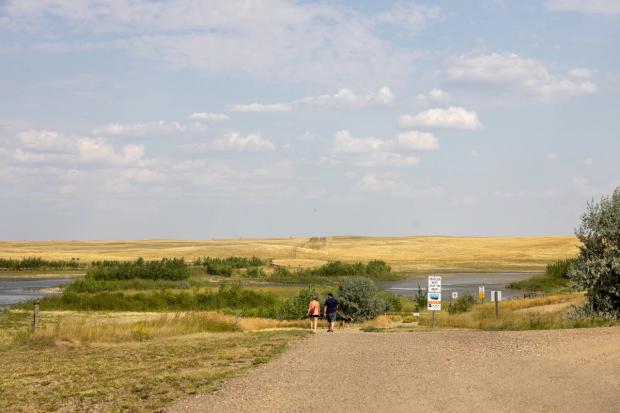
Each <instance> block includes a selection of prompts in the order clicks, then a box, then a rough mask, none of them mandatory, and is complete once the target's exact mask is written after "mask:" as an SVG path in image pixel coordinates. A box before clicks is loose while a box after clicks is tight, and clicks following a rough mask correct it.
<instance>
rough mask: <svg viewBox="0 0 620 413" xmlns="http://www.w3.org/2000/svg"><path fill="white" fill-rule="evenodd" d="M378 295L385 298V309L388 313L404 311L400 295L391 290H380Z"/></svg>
mask: <svg viewBox="0 0 620 413" xmlns="http://www.w3.org/2000/svg"><path fill="white" fill-rule="evenodd" d="M377 297H378V298H380V299H381V300H383V302H384V303H385V311H386V312H388V313H394V312H399V311H402V309H403V303H402V302H401V300H400V297H399V296H398V295H396V294H394V293H391V292H389V291H379V292H378V293H377Z"/></svg>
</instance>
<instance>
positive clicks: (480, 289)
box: [478, 285, 484, 294]
mask: <svg viewBox="0 0 620 413" xmlns="http://www.w3.org/2000/svg"><path fill="white" fill-rule="evenodd" d="M478 294H484V285H481V286H479V287H478Z"/></svg>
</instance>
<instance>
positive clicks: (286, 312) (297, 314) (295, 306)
mask: <svg viewBox="0 0 620 413" xmlns="http://www.w3.org/2000/svg"><path fill="white" fill-rule="evenodd" d="M314 296H317V297H318V294H317V292H316V291H315V290H313V289H311V288H304V289H302V290H301V291H299V293H297V295H296V296H294V297H291V298H289V299H287V300H284V302H283V303H282V305H281V306H280V308H279V310H278V316H277V317H278V318H279V319H282V320H300V319H303V318H306V316H307V315H308V305H309V304H310V301H311V300H312V297H314Z"/></svg>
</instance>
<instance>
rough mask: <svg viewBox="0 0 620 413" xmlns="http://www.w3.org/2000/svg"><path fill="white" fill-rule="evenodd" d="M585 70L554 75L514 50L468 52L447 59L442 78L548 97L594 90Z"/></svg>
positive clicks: (472, 86)
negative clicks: (511, 51)
mask: <svg viewBox="0 0 620 413" xmlns="http://www.w3.org/2000/svg"><path fill="white" fill-rule="evenodd" d="M586 70H587V69H584V68H579V69H573V70H572V71H571V72H569V73H568V76H562V75H554V74H552V73H550V71H549V69H548V68H547V67H546V66H545V65H544V64H543V63H541V62H539V61H538V60H536V59H532V58H524V57H521V56H519V55H517V54H514V53H492V54H470V55H462V56H459V57H457V58H454V59H451V60H450V61H449V67H448V69H447V70H446V71H445V80H446V82H448V83H449V84H451V85H452V86H454V87H461V88H469V89H472V90H476V91H480V92H485V91H486V92H493V93H508V94H515V95H517V96H526V97H534V98H537V99H541V100H551V99H554V98H558V97H562V96H574V95H584V94H585V95H587V94H593V93H597V92H598V86H597V85H596V84H595V83H594V82H592V81H591V80H590V78H589V77H584V75H585V74H587V72H586ZM576 75H577V76H576Z"/></svg>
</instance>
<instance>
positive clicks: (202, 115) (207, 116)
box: [189, 112, 230, 122]
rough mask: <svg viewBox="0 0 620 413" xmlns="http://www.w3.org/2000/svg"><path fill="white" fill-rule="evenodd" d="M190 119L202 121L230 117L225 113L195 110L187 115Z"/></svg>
mask: <svg viewBox="0 0 620 413" xmlns="http://www.w3.org/2000/svg"><path fill="white" fill-rule="evenodd" d="M189 118H190V119H191V120H197V121H204V122H222V121H227V120H230V117H229V116H228V115H226V114H225V113H210V112H195V113H192V114H191V115H189Z"/></svg>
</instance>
